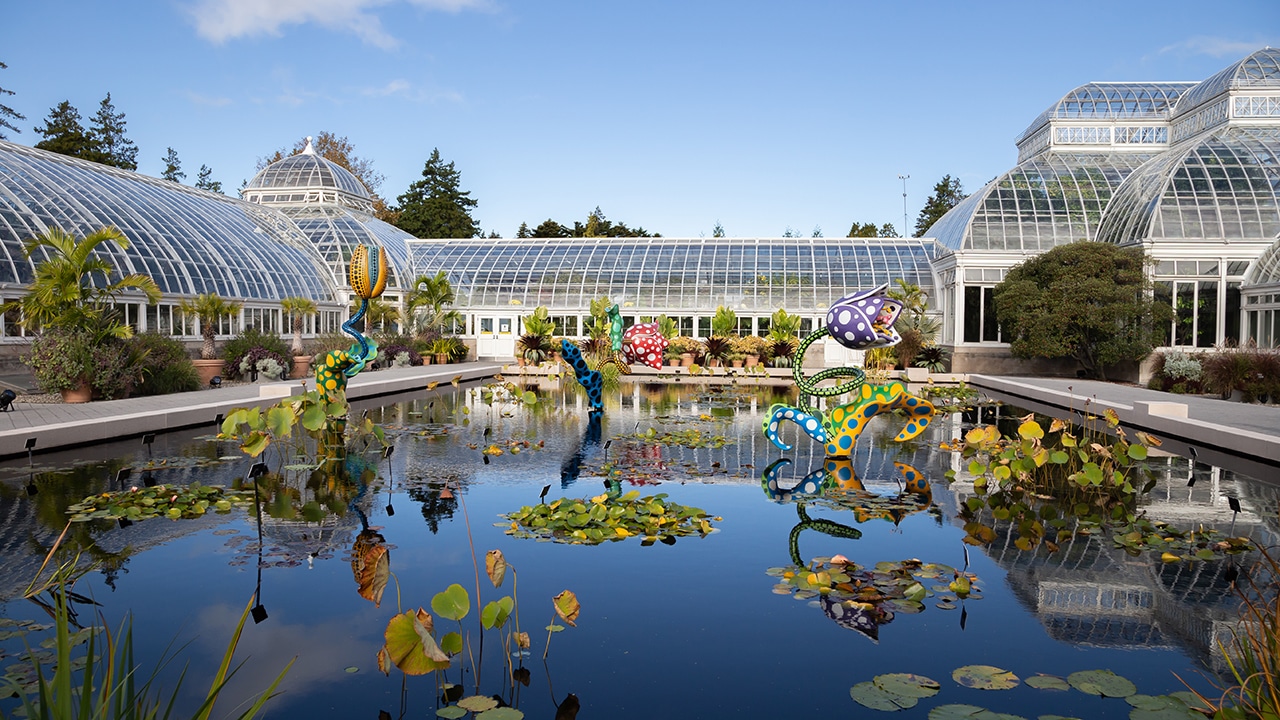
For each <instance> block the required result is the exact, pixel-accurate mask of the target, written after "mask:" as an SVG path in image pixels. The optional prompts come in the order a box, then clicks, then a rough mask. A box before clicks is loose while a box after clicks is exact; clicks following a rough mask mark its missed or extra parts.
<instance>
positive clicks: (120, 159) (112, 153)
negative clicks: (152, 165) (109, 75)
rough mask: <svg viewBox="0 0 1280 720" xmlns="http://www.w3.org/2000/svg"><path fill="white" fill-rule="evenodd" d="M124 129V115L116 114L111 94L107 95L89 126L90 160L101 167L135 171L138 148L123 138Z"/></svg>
mask: <svg viewBox="0 0 1280 720" xmlns="http://www.w3.org/2000/svg"><path fill="white" fill-rule="evenodd" d="M124 128H125V120H124V113H122V112H121V113H118V112H116V107H115V105H113V104H112V103H111V93H107V96H106V97H105V98H103V99H102V103H101V104H100V105H99V106H98V112H97V114H96V115H94V116H93V123H92V124H91V125H90V126H89V138H90V141H91V142H92V143H93V157H92V158H90V159H91V160H93V161H95V162H100V163H102V164H103V165H111V166H113V167H118V168H124V169H125V170H137V169H138V147H137V146H136V145H134V144H133V141H132V140H130V139H129V138H127V137H125V136H124Z"/></svg>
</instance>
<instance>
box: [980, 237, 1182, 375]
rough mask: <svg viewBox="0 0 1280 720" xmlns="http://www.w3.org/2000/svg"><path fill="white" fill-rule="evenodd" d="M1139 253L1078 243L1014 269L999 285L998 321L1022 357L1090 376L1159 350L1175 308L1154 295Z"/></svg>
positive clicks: (1139, 249)
mask: <svg viewBox="0 0 1280 720" xmlns="http://www.w3.org/2000/svg"><path fill="white" fill-rule="evenodd" d="M1146 264H1147V258H1146V256H1145V255H1144V254H1143V251H1142V249H1141V248H1131V249H1121V248H1119V247H1117V246H1115V245H1112V244H1110V243H1103V242H1093V241H1088V240H1081V241H1079V242H1074V243H1071V244H1069V245H1060V246H1058V247H1056V248H1053V249H1052V250H1049V251H1048V252H1045V253H1042V254H1040V255H1037V256H1036V257H1033V258H1031V259H1030V260H1027V261H1025V262H1023V263H1022V264H1020V265H1016V266H1014V267H1013V268H1012V269H1010V270H1009V273H1008V274H1007V275H1006V276H1005V279H1004V282H1002V283H1000V284H999V285H997V286H996V289H995V304H996V316H997V317H998V318H999V320H1000V326H1001V328H1002V332H1003V334H1004V335H1005V336H1006V337H1007V338H1008V340H1009V343H1010V351H1011V352H1012V353H1013V355H1014V357H1019V358H1033V357H1044V358H1074V359H1075V360H1076V361H1077V362H1079V363H1080V366H1081V367H1082V368H1083V369H1084V371H1085V372H1086V373H1088V374H1089V375H1090V376H1094V377H1098V378H1102V379H1105V378H1106V369H1107V367H1108V366H1112V365H1115V364H1116V363H1120V362H1125V361H1138V360H1141V359H1142V358H1145V357H1146V356H1147V355H1149V354H1151V351H1152V350H1153V349H1154V334H1153V332H1152V328H1154V327H1155V326H1156V323H1160V322H1164V323H1167V322H1168V321H1169V313H1170V308H1169V306H1168V305H1167V304H1165V303H1161V302H1158V301H1156V300H1155V299H1154V298H1153V297H1152V294H1151V287H1150V284H1151V281H1150V279H1149V276H1148V275H1147V274H1146V272H1145V268H1146Z"/></svg>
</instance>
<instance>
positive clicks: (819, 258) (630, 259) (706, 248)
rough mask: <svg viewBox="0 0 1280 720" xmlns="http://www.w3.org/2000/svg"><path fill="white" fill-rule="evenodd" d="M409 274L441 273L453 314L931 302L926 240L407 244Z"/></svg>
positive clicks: (929, 256)
mask: <svg viewBox="0 0 1280 720" xmlns="http://www.w3.org/2000/svg"><path fill="white" fill-rule="evenodd" d="M409 251H410V255H411V258H412V266H413V270H414V272H415V273H416V274H418V275H423V274H426V275H434V274H435V273H436V272H438V271H441V270H443V271H444V272H445V274H446V276H447V277H448V278H449V280H450V281H451V282H452V283H453V286H454V290H455V291H456V292H457V295H458V300H457V304H458V305H459V306H465V307H471V308H475V307H488V308H506V307H510V306H524V307H536V306H539V305H545V306H546V307H547V308H548V309H550V310H552V311H557V310H562V311H563V310H582V309H586V308H587V307H588V306H589V304H590V301H591V300H592V299H593V298H597V297H600V296H602V295H603V296H608V297H609V298H610V299H611V300H613V301H614V302H616V303H619V304H621V305H622V306H624V307H635V308H637V309H638V310H641V311H643V310H652V311H654V312H655V313H656V312H675V311H681V310H685V311H690V312H692V311H704V312H705V311H707V310H709V309H710V308H714V307H716V306H717V305H725V306H726V307H730V308H732V309H734V310H738V311H746V312H773V311H774V310H776V309H778V308H786V309H787V310H788V311H790V312H800V311H810V312H812V311H818V310H825V309H826V308H827V307H828V306H829V305H830V304H831V303H833V302H835V301H836V300H838V299H839V298H840V297H842V296H843V295H847V294H849V293H851V292H854V291H855V290H869V289H872V288H875V287H876V286H878V285H881V284H884V283H892V282H893V281H895V280H897V279H899V278H901V279H903V280H906V281H907V282H911V283H915V284H917V285H919V286H920V287H921V288H923V289H924V290H925V292H928V293H929V294H931V295H932V294H934V292H933V291H934V282H933V276H932V273H931V271H930V266H929V261H930V260H931V259H932V258H933V257H934V255H935V247H934V244H933V243H932V242H931V241H926V240H922V239H901V240H897V239H895V240H881V239H877V238H748V239H742V238H683V239H681V238H564V239H538V240H501V239H474V240H411V241H409Z"/></svg>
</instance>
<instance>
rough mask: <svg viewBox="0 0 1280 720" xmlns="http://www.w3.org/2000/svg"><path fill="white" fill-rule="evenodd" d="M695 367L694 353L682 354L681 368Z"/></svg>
mask: <svg viewBox="0 0 1280 720" xmlns="http://www.w3.org/2000/svg"><path fill="white" fill-rule="evenodd" d="M692 365H693V353H680V367H690V366H692Z"/></svg>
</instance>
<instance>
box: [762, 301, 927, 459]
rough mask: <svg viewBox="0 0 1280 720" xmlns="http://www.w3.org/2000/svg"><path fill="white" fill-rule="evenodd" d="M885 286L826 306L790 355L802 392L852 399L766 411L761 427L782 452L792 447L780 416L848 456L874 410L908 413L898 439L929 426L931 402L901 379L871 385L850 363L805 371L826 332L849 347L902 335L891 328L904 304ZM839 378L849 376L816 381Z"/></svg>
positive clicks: (884, 343)
mask: <svg viewBox="0 0 1280 720" xmlns="http://www.w3.org/2000/svg"><path fill="white" fill-rule="evenodd" d="M887 287H888V286H887V285H881V286H880V287H878V288H876V289H874V290H870V291H864V292H858V293H854V294H852V295H846V296H845V297H843V298H840V299H839V300H838V301H836V303H835V304H834V305H832V306H831V308H830V309H829V310H828V311H827V316H826V326H825V327H823V328H821V329H819V330H818V331H817V332H815V333H813V334H811V335H809V336H808V337H806V338H805V339H804V340H802V341H801V342H800V346H799V348H797V350H796V353H795V357H794V359H793V360H792V377H793V378H794V379H795V383H796V386H797V387H798V388H800V392H801V397H804V396H806V395H811V396H816V397H836V396H838V395H844V394H845V393H855V394H856V399H855V400H854V401H853V402H852V403H849V404H846V405H840V406H838V407H835V408H833V409H832V410H831V412H830V413H829V414H827V415H824V414H823V413H822V411H821V410H818V409H815V408H810V407H808V406H806V405H803V404H802V405H799V406H793V405H786V404H783V403H778V404H775V405H773V406H772V407H770V408H769V411H768V412H767V413H766V414H765V418H764V423H763V427H764V434H765V437H767V438H769V440H770V441H771V442H772V443H773V444H774V445H776V446H777V447H778V448H780V449H782V450H784V451H785V450H790V449H791V446H790V445H788V444H786V443H785V442H783V440H782V438H781V437H780V436H779V431H780V429H781V427H782V424H783V422H784V421H789V422H792V423H795V424H796V425H797V426H798V427H799V428H800V430H801V431H802V432H804V433H805V434H806V435H808V436H809V437H810V438H812V439H813V440H814V441H816V442H819V443H821V444H822V445H824V446H825V448H826V452H827V455H828V456H830V457H848V456H850V455H851V454H852V453H853V446H854V444H855V443H857V440H858V437H859V436H860V435H861V434H862V431H863V430H865V429H866V427H867V423H868V422H869V421H870V420H871V419H872V418H874V417H875V416H877V415H881V414H885V413H890V412H894V411H896V410H902V411H904V412H905V413H906V414H907V424H906V426H905V427H904V428H903V429H902V432H900V433H898V436H897V437H896V438H894V439H895V440H897V441H899V442H902V441H904V440H910V439H911V438H914V437H916V436H917V435H919V434H920V433H922V432H924V430H925V428H926V427H928V425H929V423H930V422H931V421H932V419H933V416H934V413H935V409H934V407H933V405H932V404H931V403H930V402H929V401H928V400H925V399H924V398H921V397H918V396H916V395H913V394H911V393H910V392H908V391H907V388H906V386H904V385H903V384H902V383H900V382H886V383H883V384H870V385H869V384H867V383H866V373H865V372H864V371H863V370H862V369H861V368H852V367H836V368H827V369H826V370H822V371H819V372H818V373H816V374H814V375H813V376H812V377H805V375H804V369H803V366H804V355H805V352H806V351H807V350H808V349H809V347H810V346H811V345H812V344H813V343H814V342H816V341H818V340H820V339H822V338H824V337H828V336H830V337H831V338H832V339H834V340H835V341H836V342H838V343H840V344H841V345H843V346H844V347H847V348H849V349H851V350H869V349H874V348H884V347H891V346H893V345H896V344H897V343H898V342H899V341H900V340H901V339H902V338H901V337H900V336H899V335H898V332H897V331H896V330H894V329H893V324H894V322H896V321H897V319H898V315H899V314H901V312H902V305H901V304H900V303H898V302H897V301H896V300H894V299H893V298H890V297H889V296H888V295H887V294H886V288H887ZM840 378H850V379H849V380H847V381H844V382H841V383H838V384H836V385H821V384H820V383H823V382H825V381H827V380H837V379H840Z"/></svg>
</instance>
